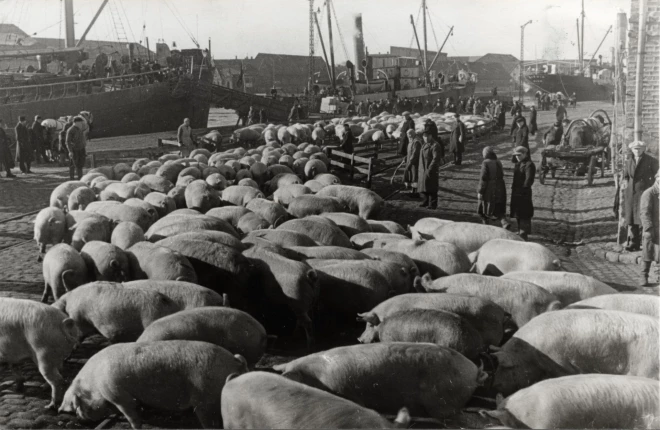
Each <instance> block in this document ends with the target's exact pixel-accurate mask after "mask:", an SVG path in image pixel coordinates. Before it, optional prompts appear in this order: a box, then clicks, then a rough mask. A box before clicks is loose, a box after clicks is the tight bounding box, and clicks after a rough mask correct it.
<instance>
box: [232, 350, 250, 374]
mask: <svg viewBox="0 0 660 430" xmlns="http://www.w3.org/2000/svg"><path fill="white" fill-rule="evenodd" d="M234 358H235V359H236V361H238V362H239V364H240V366H241V373H247V371H248V370H249V369H248V363H247V360H246V359H245V357H243V356H242V355H241V354H235V355H234Z"/></svg>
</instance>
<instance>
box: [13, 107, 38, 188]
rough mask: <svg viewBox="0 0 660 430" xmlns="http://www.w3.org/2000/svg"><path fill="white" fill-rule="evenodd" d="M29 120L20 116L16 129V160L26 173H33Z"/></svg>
mask: <svg viewBox="0 0 660 430" xmlns="http://www.w3.org/2000/svg"><path fill="white" fill-rule="evenodd" d="M26 124H27V120H26V119H25V117H24V116H22V115H21V116H19V117H18V124H16V127H15V128H14V130H15V131H16V162H17V163H18V166H19V167H20V169H21V172H23V174H24V175H27V174H28V173H32V171H31V170H30V164H31V163H32V157H33V155H32V152H33V151H32V145H30V132H29V131H28V128H27V125H26Z"/></svg>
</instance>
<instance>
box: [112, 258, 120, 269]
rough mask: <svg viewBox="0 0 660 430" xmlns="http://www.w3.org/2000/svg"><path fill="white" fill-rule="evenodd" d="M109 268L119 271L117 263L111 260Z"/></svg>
mask: <svg viewBox="0 0 660 430" xmlns="http://www.w3.org/2000/svg"><path fill="white" fill-rule="evenodd" d="M110 266H112V268H113V269H119V268H120V266H119V261H117V260H115V259H113V260H112V261H110Z"/></svg>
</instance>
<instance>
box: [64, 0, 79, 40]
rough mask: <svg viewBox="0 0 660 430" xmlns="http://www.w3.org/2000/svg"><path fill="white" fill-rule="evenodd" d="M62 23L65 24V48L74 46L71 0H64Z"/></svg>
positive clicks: (74, 36)
mask: <svg viewBox="0 0 660 430" xmlns="http://www.w3.org/2000/svg"><path fill="white" fill-rule="evenodd" d="M64 24H65V26H66V39H65V40H64V42H65V44H64V47H65V48H74V47H75V46H76V33H75V29H74V25H73V0H64Z"/></svg>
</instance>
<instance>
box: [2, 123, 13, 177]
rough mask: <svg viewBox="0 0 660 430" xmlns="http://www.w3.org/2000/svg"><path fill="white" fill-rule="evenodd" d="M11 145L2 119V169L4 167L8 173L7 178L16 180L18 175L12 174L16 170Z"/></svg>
mask: <svg viewBox="0 0 660 430" xmlns="http://www.w3.org/2000/svg"><path fill="white" fill-rule="evenodd" d="M10 144H11V141H10V140H9V137H8V136H7V133H5V125H4V124H3V122H2V119H0V167H4V169H5V171H6V172H7V178H15V177H16V175H14V174H13V173H11V169H13V168H14V159H13V158H12V156H11V151H10V150H9V146H10Z"/></svg>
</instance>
